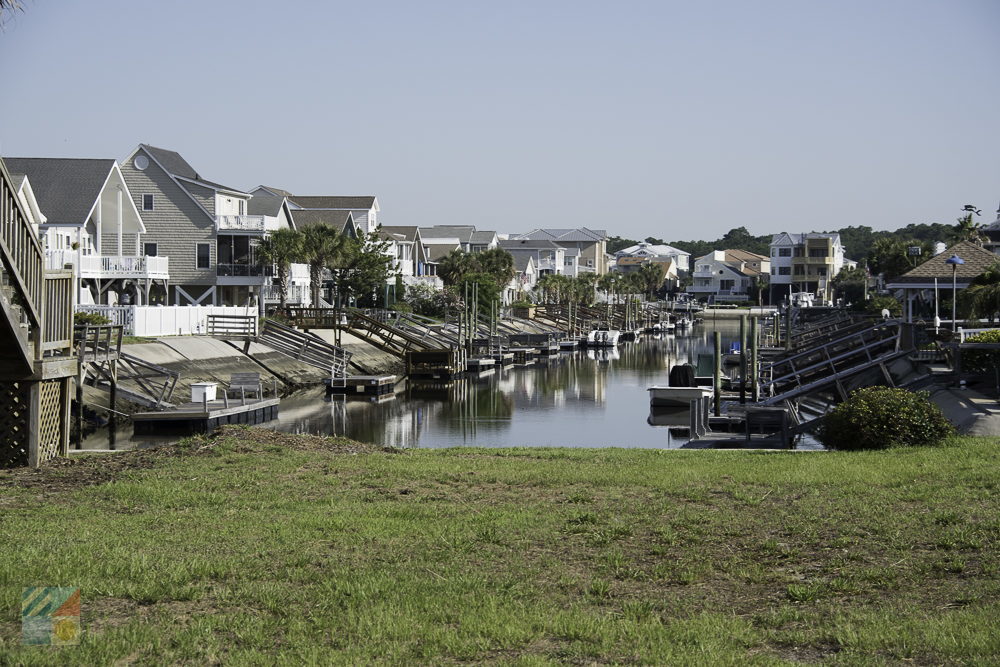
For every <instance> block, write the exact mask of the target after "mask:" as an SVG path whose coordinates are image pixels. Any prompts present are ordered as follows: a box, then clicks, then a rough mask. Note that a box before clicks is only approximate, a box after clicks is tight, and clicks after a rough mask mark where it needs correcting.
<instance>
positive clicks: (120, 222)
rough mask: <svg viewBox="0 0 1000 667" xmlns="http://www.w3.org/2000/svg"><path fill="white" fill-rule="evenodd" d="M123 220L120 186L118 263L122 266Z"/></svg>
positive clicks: (119, 188)
mask: <svg viewBox="0 0 1000 667" xmlns="http://www.w3.org/2000/svg"><path fill="white" fill-rule="evenodd" d="M122 218H123V214H122V188H121V186H120V185H119V186H118V257H119V261H118V263H119V264H121V256H122V224H123V221H122Z"/></svg>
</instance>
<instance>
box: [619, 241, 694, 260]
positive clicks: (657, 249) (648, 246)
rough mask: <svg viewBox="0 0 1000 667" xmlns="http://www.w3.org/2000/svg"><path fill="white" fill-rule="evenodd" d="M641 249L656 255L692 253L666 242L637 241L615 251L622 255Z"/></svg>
mask: <svg viewBox="0 0 1000 667" xmlns="http://www.w3.org/2000/svg"><path fill="white" fill-rule="evenodd" d="M641 250H644V251H647V252H651V253H653V254H655V255H658V256H661V257H666V256H668V255H690V254H691V253H689V252H685V251H683V250H681V249H680V248H675V247H673V246H672V245H664V244H654V243H637V244H636V245H633V246H629V247H628V248H624V249H622V250H619V251H618V252H616V253H615V255H616V256H618V257H621V256H622V255H633V254H635V253H637V252H639V251H641Z"/></svg>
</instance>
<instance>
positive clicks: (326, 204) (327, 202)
mask: <svg viewBox="0 0 1000 667" xmlns="http://www.w3.org/2000/svg"><path fill="white" fill-rule="evenodd" d="M268 189H270V188H268ZM285 196H287V197H288V198H289V199H291V200H292V203H293V204H296V205H298V206H301V207H302V208H306V209H310V208H311V209H330V210H335V211H336V210H354V211H362V210H367V209H370V208H373V207H374V206H375V195H362V196H359V197H338V196H334V197H328V196H323V195H319V196H316V195H308V196H297V195H292V194H288V195H285Z"/></svg>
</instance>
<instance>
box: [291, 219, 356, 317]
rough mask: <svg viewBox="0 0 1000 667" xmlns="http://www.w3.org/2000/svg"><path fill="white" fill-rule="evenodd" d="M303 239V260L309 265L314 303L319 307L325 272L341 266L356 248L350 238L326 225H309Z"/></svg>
mask: <svg viewBox="0 0 1000 667" xmlns="http://www.w3.org/2000/svg"><path fill="white" fill-rule="evenodd" d="M302 237H303V238H302V259H303V260H304V261H305V263H306V264H308V265H309V285H310V290H311V292H312V302H313V305H314V306H318V305H319V295H320V290H321V289H322V287H323V272H324V270H325V269H330V270H333V269H334V268H336V267H338V266H340V265H341V264H342V263H344V261H345V260H346V259H347V258H348V255H349V254H350V253H351V252H352V251H354V250H355V248H352V243H351V238H350V237H348V236H347V235H345V234H343V233H341V232H340V231H339V230H337V229H335V228H334V227H331V226H330V225H326V224H319V225H309V226H308V227H306V228H305V229H303V230H302Z"/></svg>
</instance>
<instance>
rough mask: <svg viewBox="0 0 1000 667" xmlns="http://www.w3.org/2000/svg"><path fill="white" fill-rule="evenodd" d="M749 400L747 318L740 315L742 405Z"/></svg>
mask: <svg viewBox="0 0 1000 667" xmlns="http://www.w3.org/2000/svg"><path fill="white" fill-rule="evenodd" d="M746 402H747V318H746V316H745V315H742V316H740V405H745V404H746Z"/></svg>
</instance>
